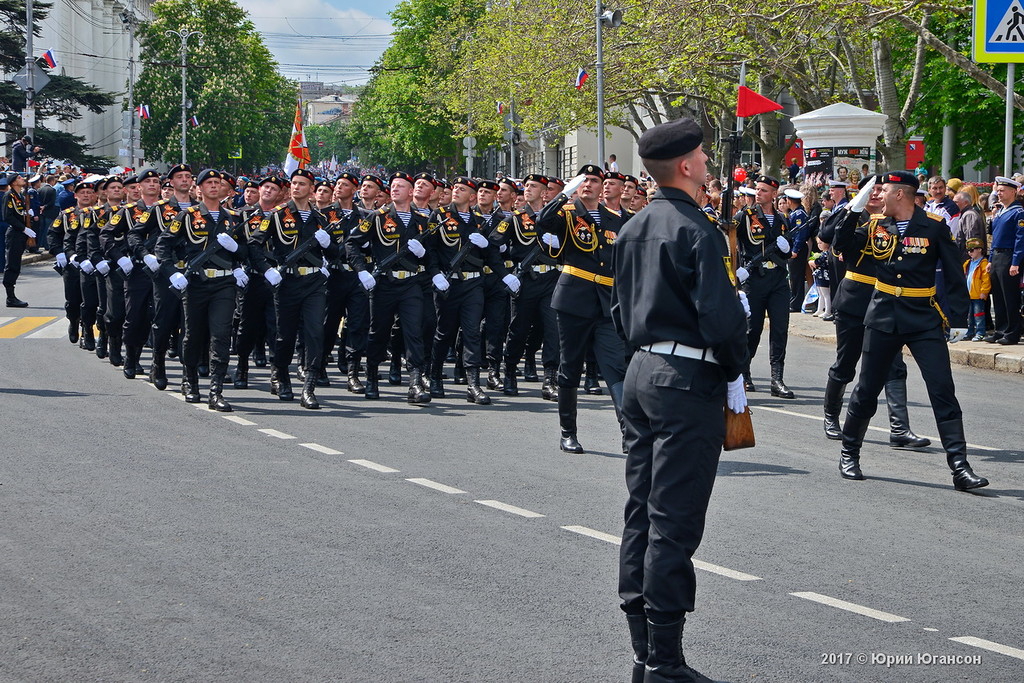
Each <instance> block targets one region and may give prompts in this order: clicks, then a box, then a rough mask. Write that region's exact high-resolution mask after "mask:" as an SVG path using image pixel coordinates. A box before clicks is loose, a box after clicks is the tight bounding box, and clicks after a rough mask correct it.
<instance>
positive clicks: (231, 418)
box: [221, 415, 256, 427]
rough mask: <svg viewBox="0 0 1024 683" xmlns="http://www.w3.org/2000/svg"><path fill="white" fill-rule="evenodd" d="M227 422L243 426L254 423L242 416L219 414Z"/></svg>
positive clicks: (253, 425)
mask: <svg viewBox="0 0 1024 683" xmlns="http://www.w3.org/2000/svg"><path fill="white" fill-rule="evenodd" d="M221 417H223V418H224V419H225V420H227V421H228V422H234V423H235V424H236V425H242V426H243V427H255V426H256V423H255V422H253V421H252V420H246V419H245V418H244V417H238V416H237V415H221Z"/></svg>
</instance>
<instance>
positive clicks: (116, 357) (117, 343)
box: [109, 337, 124, 368]
mask: <svg viewBox="0 0 1024 683" xmlns="http://www.w3.org/2000/svg"><path fill="white" fill-rule="evenodd" d="M109 351H110V364H111V365H113V366H114V367H115V368H119V367H121V366H122V365H124V356H123V355H121V338H120V337H116V338H115V337H111V338H110V346H109Z"/></svg>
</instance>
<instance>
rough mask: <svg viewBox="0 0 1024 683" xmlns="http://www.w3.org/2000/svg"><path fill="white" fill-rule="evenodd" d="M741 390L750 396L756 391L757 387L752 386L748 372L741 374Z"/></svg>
mask: <svg viewBox="0 0 1024 683" xmlns="http://www.w3.org/2000/svg"><path fill="white" fill-rule="evenodd" d="M743 390H744V391H746V392H747V393H748V394H752V393H754V392H755V391H757V387H755V386H754V380H753V379H751V377H750V373H749V372H744V373H743Z"/></svg>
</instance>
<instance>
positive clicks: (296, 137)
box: [283, 100, 310, 175]
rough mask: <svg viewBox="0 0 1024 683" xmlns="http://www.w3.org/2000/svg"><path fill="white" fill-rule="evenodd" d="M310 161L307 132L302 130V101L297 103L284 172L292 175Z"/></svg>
mask: <svg viewBox="0 0 1024 683" xmlns="http://www.w3.org/2000/svg"><path fill="white" fill-rule="evenodd" d="M309 161H310V157H309V145H307V144H306V133H305V132H304V131H303V130H302V101H301V100H300V101H299V102H298V103H296V105H295V121H294V122H293V123H292V137H291V140H290V141H289V142H288V154H287V155H286V156H285V158H284V164H283V167H284V172H285V174H286V175H291V174H292V173H293V172H294V171H295V170H296V169H299V168H305V167H306V164H308V163H309Z"/></svg>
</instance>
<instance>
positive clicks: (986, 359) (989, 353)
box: [789, 313, 1024, 373]
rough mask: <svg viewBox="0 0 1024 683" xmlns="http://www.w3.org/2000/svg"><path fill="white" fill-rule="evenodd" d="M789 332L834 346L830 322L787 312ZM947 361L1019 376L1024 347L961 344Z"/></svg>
mask: <svg viewBox="0 0 1024 683" xmlns="http://www.w3.org/2000/svg"><path fill="white" fill-rule="evenodd" d="M789 333H790V334H793V335H796V336H798V337H804V338H806V339H814V340H816V341H820V342H823V343H826V344H829V345H831V346H832V347H833V348H834V347H835V345H836V328H835V326H834V325H833V324H832V323H830V322H825V321H824V320H822V319H821V318H815V317H814V316H812V315H810V314H807V313H790V315H789ZM949 360H950V361H951V362H953V363H957V364H958V365H970V366H971V367H975V368H984V369H985V370H998V371H1000V372H1016V373H1020V372H1022V370H1024V344H1018V345H1016V346H1000V345H999V344H986V343H985V342H972V341H961V342H957V343H956V344H950V345H949Z"/></svg>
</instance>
